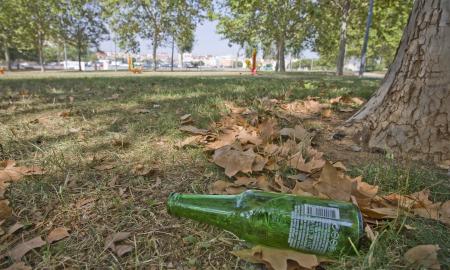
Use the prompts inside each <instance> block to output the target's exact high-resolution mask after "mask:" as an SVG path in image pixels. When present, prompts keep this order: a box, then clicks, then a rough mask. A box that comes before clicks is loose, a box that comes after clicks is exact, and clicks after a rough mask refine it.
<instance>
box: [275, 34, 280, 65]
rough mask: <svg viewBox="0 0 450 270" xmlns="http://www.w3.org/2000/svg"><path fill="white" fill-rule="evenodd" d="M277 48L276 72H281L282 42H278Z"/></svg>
mask: <svg viewBox="0 0 450 270" xmlns="http://www.w3.org/2000/svg"><path fill="white" fill-rule="evenodd" d="M276 46H277V55H276V57H277V61H276V63H275V72H278V71H279V70H280V42H278V41H277V43H276Z"/></svg>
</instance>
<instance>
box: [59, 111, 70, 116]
mask: <svg viewBox="0 0 450 270" xmlns="http://www.w3.org/2000/svg"><path fill="white" fill-rule="evenodd" d="M71 115H72V113H71V112H68V111H62V112H60V113H58V116H60V117H63V118H66V117H69V116H71Z"/></svg>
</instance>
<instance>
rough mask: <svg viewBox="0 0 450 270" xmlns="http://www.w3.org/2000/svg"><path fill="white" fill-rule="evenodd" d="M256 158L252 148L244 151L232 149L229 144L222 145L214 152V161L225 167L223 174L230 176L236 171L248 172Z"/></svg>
mask: <svg viewBox="0 0 450 270" xmlns="http://www.w3.org/2000/svg"><path fill="white" fill-rule="evenodd" d="M255 158H256V155H255V153H254V152H253V150H252V149H249V150H247V151H245V152H243V151H240V150H235V149H232V148H231V146H224V147H222V148H220V149H217V150H216V151H215V152H214V156H213V160H214V163H216V164H217V165H219V166H220V167H222V168H225V174H226V175H227V176H228V177H232V176H233V175H235V174H236V173H238V172H243V173H250V172H251V171H252V165H253V162H254V160H255Z"/></svg>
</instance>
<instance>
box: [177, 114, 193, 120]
mask: <svg viewBox="0 0 450 270" xmlns="http://www.w3.org/2000/svg"><path fill="white" fill-rule="evenodd" d="M189 118H191V114H190V113H188V114H185V115H183V116H181V117H180V120H181V121H186V120H188V119H189Z"/></svg>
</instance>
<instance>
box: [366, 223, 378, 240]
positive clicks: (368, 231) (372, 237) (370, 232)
mask: <svg viewBox="0 0 450 270" xmlns="http://www.w3.org/2000/svg"><path fill="white" fill-rule="evenodd" d="M364 231H365V232H366V236H367V238H369V240H370V241H371V242H373V241H375V239H376V238H377V237H376V235H375V233H374V232H373V230H372V228H371V227H370V226H369V225H366V227H365V228H364Z"/></svg>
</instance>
